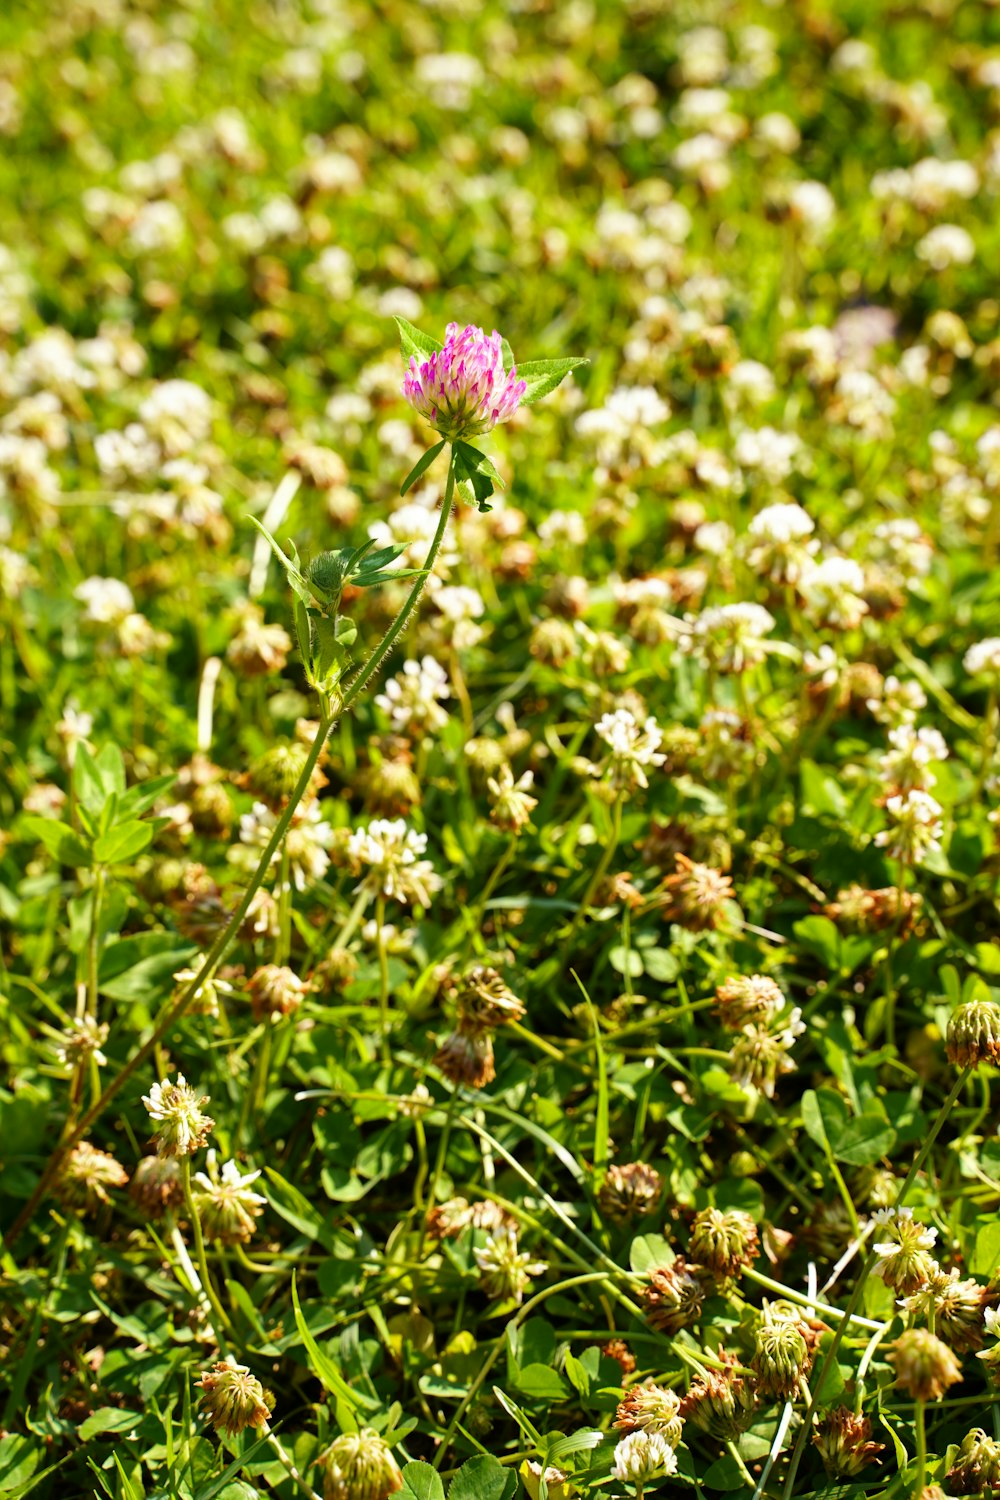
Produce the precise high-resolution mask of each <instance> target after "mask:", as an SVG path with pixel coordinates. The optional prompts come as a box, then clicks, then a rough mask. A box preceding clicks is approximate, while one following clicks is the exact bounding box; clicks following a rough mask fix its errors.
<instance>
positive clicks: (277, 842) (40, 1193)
mask: <svg viewBox="0 0 1000 1500" xmlns="http://www.w3.org/2000/svg"><path fill="white" fill-rule="evenodd" d="M454 494H455V463H454V453H453V454H452V462H451V464H450V465H449V468H448V482H447V485H446V486H445V494H444V504H443V505H442V507H441V519H440V520H439V522H438V527H437V530H436V532H435V533H434V538H433V540H432V542H431V545H430V548H429V549H428V552H427V557H426V559H425V561H424V566H423V568H422V569H421V571H420V575H419V577H417V578H416V579H415V580H414V583H413V587H412V588H411V589H410V592H409V594H408V595H407V597H406V601H405V602H404V604H403V607H402V609H401V610H400V612H399V614H398V615H397V616H396V618H395V620H394V621H393V623H392V624H391V625H390V626H389V629H388V630H387V631H386V633H385V635H384V636H383V637H382V640H381V641H380V642H379V645H378V646H377V647H376V648H375V651H374V652H373V653H372V655H371V656H370V657H369V659H368V661H367V663H366V664H365V666H364V667H363V668H362V670H361V672H360V673H359V674H358V676H357V677H356V678H355V679H354V681H353V682H352V683H351V685H350V687H349V688H348V690H347V692H346V693H345V695H344V698H343V700H342V702H341V703H340V705H339V713H340V714H344V713H346V712H347V711H348V709H349V708H351V707H352V706H353V704H354V703H355V702H356V701H357V699H358V698H359V696H360V695H361V693H362V692H363V690H364V688H365V687H366V686H367V684H368V683H369V682H370V681H371V679H372V677H373V676H374V675H375V673H376V672H377V671H378V669H379V667H380V666H381V665H382V662H383V661H384V660H385V658H386V656H388V654H389V652H390V651H391V650H392V648H393V646H394V644H395V642H396V639H397V637H398V636H399V634H400V632H401V631H402V630H403V629H404V627H405V625H406V623H407V621H408V620H409V618H410V615H411V614H412V613H413V611H414V609H415V608H416V604H417V601H418V599H419V598H420V595H421V593H422V592H423V588H424V584H425V583H426V582H427V578H428V576H429V575H430V573H431V572H432V571H433V568H434V563H435V561H436V559H437V555H438V552H439V551H440V550H441V543H442V541H443V540H444V534H445V530H446V528H447V525H448V517H449V515H450V514H451V507H452V503H453V500H454ZM337 717H338V711H336V710H335V709H334V706H333V705H332V704H331V703H330V701H329V699H328V698H327V697H325V696H323V697H322V698H321V713H320V720H319V725H318V728H317V730H316V738H315V739H314V740H313V743H312V747H311V748H310V751H309V755H308V757H307V758H306V762H305V765H304V766H303V767H302V772H301V775H300V776H299V779H298V781H297V782H296V784H295V788H294V790H293V791H292V794H291V796H290V797H289V799H288V806H287V807H286V808H285V809H284V811H283V812H282V814H281V816H280V817H279V818H278V821H277V822H276V824H275V826H274V831H273V832H272V834H271V837H270V838H269V839H268V842H267V847H266V848H265V849H264V852H263V854H262V855H261V857H260V862H259V864H258V865H257V868H256V870H255V871H254V873H253V875H252V876H251V877H250V883H249V885H248V886H247V888H246V890H245V891H244V893H243V898H242V900H241V901H240V903H239V905H238V906H237V908H236V910H235V911H234V912H233V915H232V916H231V917H230V919H229V921H228V922H227V923H226V926H225V928H224V929H223V930H222V932H220V933H219V935H218V937H217V938H216V940H215V942H214V943H213V944H212V947H211V948H210V949H209V951H208V953H207V954H206V955H205V959H204V961H203V963H202V965H201V967H200V969H199V970H198V972H197V973H196V974H195V975H194V977H193V978H192V979H191V980H190V981H189V982H188V983H187V985H185V987H184V989H183V990H182V991H181V993H180V994H179V995H178V997H177V999H176V1000H175V1001H174V1003H173V1005H170V1006H168V1007H167V1008H166V1010H165V1011H164V1014H163V1017H162V1019H161V1020H160V1021H159V1023H158V1024H157V1025H156V1026H155V1027H154V1029H153V1031H152V1033H151V1034H150V1036H149V1037H148V1038H147V1039H146V1041H145V1042H144V1043H143V1044H142V1046H141V1047H140V1048H139V1050H138V1051H137V1052H134V1053H133V1054H132V1056H131V1057H130V1058H129V1060H128V1062H127V1063H126V1064H125V1066H124V1067H123V1068H122V1071H121V1072H120V1073H119V1074H118V1075H117V1077H115V1078H112V1079H111V1080H110V1082H109V1083H108V1084H107V1086H106V1087H105V1089H104V1092H103V1093H102V1094H101V1095H100V1097H99V1098H98V1099H96V1100H95V1101H94V1103H93V1104H92V1105H91V1107H90V1109H88V1110H87V1112H86V1113H85V1114H84V1115H83V1116H82V1117H81V1118H80V1119H79V1120H78V1121H77V1123H76V1126H75V1127H74V1129H73V1130H72V1131H70V1132H69V1133H68V1134H67V1135H65V1136H64V1137H63V1139H62V1140H61V1141H60V1142H59V1145H58V1146H57V1147H56V1149H55V1150H54V1151H53V1153H52V1155H51V1156H50V1157H49V1160H48V1163H47V1164H46V1166H45V1169H44V1171H43V1172H42V1175H41V1177H40V1178H39V1180H38V1183H37V1184H36V1186H35V1190H34V1192H33V1193H32V1194H31V1196H30V1197H29V1198H28V1199H27V1201H26V1203H25V1204H24V1207H23V1208H22V1210H21V1212H20V1213H19V1214H18V1215H17V1218H16V1219H15V1220H14V1223H13V1224H12V1225H11V1227H10V1228H9V1229H8V1231H7V1232H6V1234H5V1235H4V1239H3V1245H4V1248H5V1249H6V1248H9V1247H10V1246H11V1245H12V1244H13V1243H14V1241H15V1240H16V1239H17V1237H18V1236H19V1235H20V1233H21V1231H22V1229H24V1227H25V1225H27V1224H29V1223H30V1222H31V1220H32V1218H33V1217H34V1213H35V1210H36V1209H37V1207H38V1205H39V1203H40V1202H41V1201H42V1199H43V1198H44V1196H45V1194H46V1193H47V1192H48V1189H49V1186H50V1184H51V1183H52V1181H53V1179H54V1177H55V1176H56V1173H57V1172H58V1171H59V1168H60V1166H61V1165H62V1163H63V1161H64V1159H65V1157H66V1155H67V1153H68V1152H69V1151H70V1150H72V1148H73V1147H74V1146H75V1145H76V1143H77V1141H80V1140H82V1139H83V1137H84V1135H86V1133H87V1131H88V1130H90V1128H91V1126H92V1125H93V1124H94V1122H95V1121H96V1120H97V1119H99V1118H100V1116H101V1115H102V1114H103V1113H104V1111H105V1110H106V1109H107V1107H108V1105H109V1104H110V1103H111V1101H112V1099H114V1098H116V1097H117V1095H118V1094H119V1093H120V1092H121V1090H122V1089H123V1088H124V1087H125V1085H126V1083H128V1081H129V1080H130V1079H131V1078H132V1077H133V1075H134V1074H135V1073H136V1071H137V1070H138V1069H139V1068H141V1067H142V1065H143V1064H144V1063H145V1062H146V1061H147V1060H148V1059H149V1058H150V1057H151V1056H152V1055H153V1052H154V1051H155V1050H156V1048H157V1047H158V1046H159V1045H160V1043H161V1042H162V1041H163V1038H164V1037H165V1036H166V1035H167V1033H168V1032H169V1031H171V1030H172V1029H173V1027H174V1026H175V1025H176V1024H177V1022H178V1021H179V1020H180V1019H181V1017H182V1016H183V1015H184V1013H185V1011H186V1010H187V1008H188V1006H189V1005H190V1003H191V1001H192V999H193V998H194V996H195V994H196V993H197V991H198V990H199V989H200V988H201V986H202V985H203V984H204V983H205V982H206V980H209V979H211V977H212V975H213V974H214V973H215V970H216V968H217V967H218V965H219V963H220V962H221V961H222V957H223V955H224V953H225V952H226V950H227V949H228V947H229V945H230V943H231V942H232V941H233V939H234V938H235V936H236V934H237V933H238V932H239V930H240V928H241V927H242V925H243V921H244V918H245V917H246V914H247V912H248V911H249V909H250V903H251V902H252V901H253V898H254V896H256V894H257V892H258V890H259V889H260V887H261V885H262V884H263V882H264V877H265V876H266V874H267V872H268V870H269V869H270V867H271V862H272V860H273V859H274V856H275V854H276V853H277V851H278V849H279V848H280V847H281V844H282V841H283V840H284V837H285V834H286V833H287V832H288V828H289V825H290V824H291V821H292V817H293V815H294V813H295V811H296V809H297V807H298V805H299V803H300V802H301V801H302V798H303V797H304V796H305V794H306V791H307V789H308V787H309V784H310V782H311V780H312V774H313V771H314V770H315V769H316V765H317V763H318V761H319V758H320V755H321V754H322V752H323V746H324V745H325V744H326V738H327V735H328V734H329V733H330V730H331V728H332V727H333V724H334V721H335V719H336V718H337Z"/></svg>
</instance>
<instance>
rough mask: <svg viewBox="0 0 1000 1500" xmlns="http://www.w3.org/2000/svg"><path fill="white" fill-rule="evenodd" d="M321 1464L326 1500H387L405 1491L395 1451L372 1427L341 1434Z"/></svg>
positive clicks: (324, 1455) (328, 1449)
mask: <svg viewBox="0 0 1000 1500" xmlns="http://www.w3.org/2000/svg"><path fill="white" fill-rule="evenodd" d="M320 1463H321V1464H322V1466H323V1496H324V1500H388V1497H389V1496H390V1495H394V1494H395V1492H396V1491H397V1490H399V1489H402V1487H403V1476H402V1474H401V1472H400V1468H399V1465H398V1464H397V1462H396V1460H395V1459H394V1458H393V1456H392V1450H391V1449H390V1447H389V1445H388V1443H386V1442H384V1441H383V1439H382V1438H380V1437H379V1435H378V1433H377V1432H376V1431H375V1430H374V1428H371V1427H362V1428H361V1430H360V1432H343V1433H341V1435H340V1437H338V1438H335V1439H334V1441H333V1442H332V1443H331V1445H330V1447H329V1448H327V1450H326V1452H325V1453H324V1454H323V1456H322V1458H321V1459H320Z"/></svg>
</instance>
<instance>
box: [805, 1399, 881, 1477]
mask: <svg viewBox="0 0 1000 1500" xmlns="http://www.w3.org/2000/svg"><path fill="white" fill-rule="evenodd" d="M871 1435H872V1424H871V1422H870V1421H869V1420H868V1418H867V1417H862V1416H855V1414H854V1412H853V1411H851V1409H850V1407H848V1406H835V1407H834V1408H833V1410H832V1411H829V1412H827V1414H826V1415H825V1416H824V1417H822V1418H821V1419H820V1421H819V1423H818V1425H817V1427H816V1431H815V1432H814V1433H813V1442H814V1443H815V1445H816V1447H817V1448H818V1449H819V1456H820V1458H821V1459H822V1460H823V1467H824V1468H825V1469H826V1471H827V1473H828V1474H832V1475H833V1476H834V1478H835V1479H853V1478H854V1477H855V1476H856V1475H858V1474H860V1473H861V1471H862V1469H864V1468H867V1466H868V1465H869V1464H874V1463H878V1459H879V1454H880V1453H884V1452H885V1444H884V1443H873V1442H871Z"/></svg>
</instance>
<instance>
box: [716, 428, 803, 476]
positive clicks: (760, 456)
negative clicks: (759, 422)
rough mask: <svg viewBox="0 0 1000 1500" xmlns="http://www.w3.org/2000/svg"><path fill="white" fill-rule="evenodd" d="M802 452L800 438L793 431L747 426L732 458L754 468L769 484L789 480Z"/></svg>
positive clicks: (740, 463)
mask: <svg viewBox="0 0 1000 1500" xmlns="http://www.w3.org/2000/svg"><path fill="white" fill-rule="evenodd" d="M801 452H802V440H801V438H798V437H796V436H795V434H794V433H793V432H779V431H778V429H777V428H776V427H759V428H757V429H756V430H754V429H752V428H748V429H747V430H746V431H745V432H741V433H740V435H739V437H738V438H737V439H736V443H735V445H734V447H733V457H734V458H735V460H736V462H737V463H738V464H739V465H740V467H741V468H744V469H753V470H755V471H756V472H757V473H759V474H760V475H761V476H762V478H764V479H765V480H766V481H767V482H768V484H780V483H781V482H782V480H784V479H787V478H788V476H789V474H791V473H792V471H793V469H794V468H795V464H796V461H797V459H798V458H799V456H800V454H801Z"/></svg>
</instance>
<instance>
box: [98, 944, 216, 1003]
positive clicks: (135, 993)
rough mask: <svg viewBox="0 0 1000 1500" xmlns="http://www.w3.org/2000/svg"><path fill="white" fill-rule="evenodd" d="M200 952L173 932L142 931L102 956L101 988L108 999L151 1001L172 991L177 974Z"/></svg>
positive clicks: (113, 946) (110, 947) (99, 980)
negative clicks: (180, 940)
mask: <svg viewBox="0 0 1000 1500" xmlns="http://www.w3.org/2000/svg"><path fill="white" fill-rule="evenodd" d="M197 951H198V950H197V949H196V948H195V947H194V946H193V944H191V943H181V944H180V945H179V940H178V937H177V934H176V933H174V932H141V933H138V934H136V935H135V936H134V937H126V938H122V939H121V940H120V941H119V942H117V943H112V944H111V945H110V946H109V947H107V948H105V950H104V952H103V953H102V954H101V967H100V972H99V979H98V983H99V987H100V991H101V994H102V995H106V996H107V997H108V999H109V1000H151V999H156V998H158V997H159V996H160V995H162V994H163V993H164V992H165V991H166V990H168V989H172V988H173V979H174V975H175V974H176V973H177V971H178V969H183V968H184V966H185V964H187V962H188V960H189V959H191V958H193V957H194V955H195V953H196V952H197Z"/></svg>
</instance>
